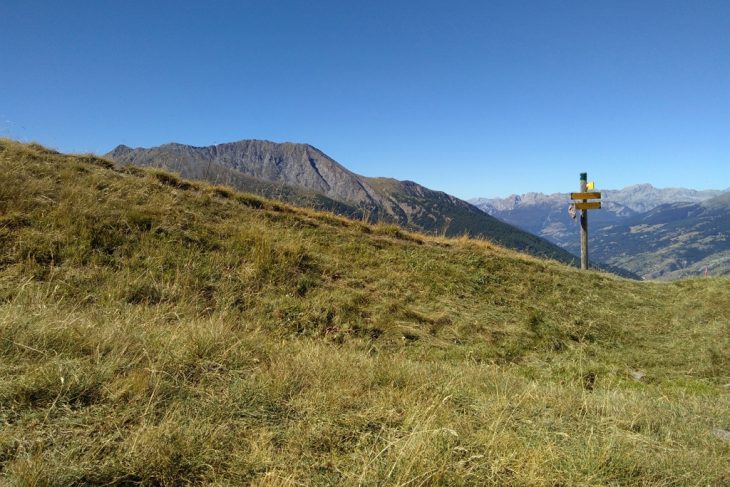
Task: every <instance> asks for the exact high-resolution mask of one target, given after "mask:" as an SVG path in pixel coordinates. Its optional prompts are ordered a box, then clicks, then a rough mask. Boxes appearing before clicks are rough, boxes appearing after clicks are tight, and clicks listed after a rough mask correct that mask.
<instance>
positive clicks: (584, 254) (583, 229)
mask: <svg viewBox="0 0 730 487" xmlns="http://www.w3.org/2000/svg"><path fill="white" fill-rule="evenodd" d="M594 187H595V183H594V182H593V181H591V182H590V183H589V182H588V173H586V172H582V173H580V192H579V193H570V199H571V200H572V203H571V204H570V206H569V207H568V212H569V213H570V216H571V217H573V218H575V212H576V210H580V268H581V269H588V210H600V209H601V202H600V201H588V200H600V199H601V193H600V191H590V192H589V191H588V190H593V188H594Z"/></svg>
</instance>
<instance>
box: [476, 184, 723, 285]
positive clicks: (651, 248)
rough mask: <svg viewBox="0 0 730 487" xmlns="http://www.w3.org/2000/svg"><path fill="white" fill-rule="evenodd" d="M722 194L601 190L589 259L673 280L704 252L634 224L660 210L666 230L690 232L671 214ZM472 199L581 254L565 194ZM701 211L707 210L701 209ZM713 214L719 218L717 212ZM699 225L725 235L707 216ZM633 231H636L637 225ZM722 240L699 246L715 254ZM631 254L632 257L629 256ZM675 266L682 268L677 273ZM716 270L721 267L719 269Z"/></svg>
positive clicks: (594, 213) (592, 222) (638, 188)
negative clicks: (680, 250)
mask: <svg viewBox="0 0 730 487" xmlns="http://www.w3.org/2000/svg"><path fill="white" fill-rule="evenodd" d="M721 195H724V192H723V191H720V190H706V191H697V190H692V189H685V188H665V189H660V188H655V187H653V186H651V185H649V184H639V185H634V186H629V187H627V188H624V189H621V190H602V196H603V199H602V202H603V208H602V209H601V210H599V211H591V213H590V218H589V230H590V238H591V254H590V255H591V260H594V261H597V262H603V263H607V264H612V265H616V266H619V267H623V268H626V269H628V270H630V271H632V272H636V273H638V274H639V275H641V276H644V277H647V278H655V277H662V278H674V277H678V276H679V275H680V274H682V272H685V273H686V272H690V269H691V268H692V267H691V266H692V265H694V264H697V262H699V261H698V260H697V259H698V257H699V256H700V255H701V254H702V252H696V251H688V252H689V253H688V254H687V255H684V254H682V255H680V253H677V251H678V248H677V247H676V246H674V245H673V244H672V243H671V242H673V241H674V240H676V239H677V238H679V235H678V234H675V233H672V232H670V233H671V236H670V233H665V232H659V233H655V234H652V233H651V232H643V233H644V234H643V235H642V236H640V237H637V236H635V235H633V234H632V233H631V230H630V228H631V226H632V225H633V223H632V222H641V221H642V218H644V217H647V218H650V219H654V218H657V216H656V215H657V214H661V215H662V216H661V217H660V218H661V219H662V223H663V224H664V225H665V226H667V229H666V230H667V231H668V230H669V228H676V229H677V231H680V229H682V230H685V231H690V230H689V227H688V225H687V224H686V223H685V224H683V225H680V226H677V227H674V226H672V225H670V224H671V223H672V218H675V219H680V220H681V218H680V217H681V216H682V211H683V210H679V208H685V207H687V208H689V207H693V208H694V207H702V208H704V207H703V206H702V203H703V202H707V203H708V204H709V202H710V201H722V198H724V197H726V196H721ZM713 198H715V199H714V200H713ZM471 202H472V203H473V204H475V205H476V206H478V207H479V208H480V209H482V210H484V211H486V212H487V213H489V214H490V215H492V216H495V217H497V218H499V219H501V220H503V221H505V222H508V223H511V224H513V225H515V226H517V227H520V228H522V229H523V230H527V231H528V232H531V233H535V234H537V235H540V236H542V237H545V238H547V239H548V240H550V241H552V242H554V243H556V244H558V245H560V246H561V247H563V248H565V249H566V250H569V251H571V252H573V253H578V252H580V249H579V240H578V238H579V237H578V222H577V221H576V220H573V219H571V218H570V216H569V215H568V212H567V209H568V205H569V204H570V195H569V194H568V193H556V194H550V195H545V194H542V193H527V194H525V195H512V196H509V197H507V198H493V199H487V198H478V199H474V200H471ZM672 209H674V210H677V211H673V210H672ZM696 211H697V210H696ZM647 212H649V213H647ZM702 214H703V215H708V214H709V213H707V211H704V212H702ZM712 215H714V216H718V215H717V213H715V212H713V213H712ZM718 221H719V220H718ZM675 223H677V222H675ZM636 224H637V225H640V224H641V223H636ZM703 225H705V229H706V230H707V232H709V234H712V232H715V233H718V232H719V234H720V235H724V234H723V231H724V230H723V229H722V228H721V226H720V227H715V226H714V224H713V220H712V219H709V220H707V219H705V220H704V223H703ZM642 228H645V227H642ZM652 228H655V229H658V228H660V227H652ZM622 231H623V232H625V233H626V235H625V237H626V238H625V239H624V238H622V237H621V232H622ZM634 232H635V233H636V229H634ZM660 234H661V235H660ZM653 238H656V242H653V243H651V244H649V242H650V241H652V239H653ZM637 239H638V240H637ZM642 242H643V243H642ZM722 242H724V240H717V241H716V242H715V244H713V245H706V246H705V247H703V248H706V249H711V250H713V252H722V251H724V250H723V249H725V248H727V249H728V250H730V245H728V244H727V243H725V244H723V243H722ZM644 243H645V244H646V250H641V248H640V245H643V244H644ZM724 245H725V246H726V247H724ZM665 247H666V249H665ZM692 248H693V247H692ZM660 249H664V250H662V252H661V257H660V256H654V257H650V255H649V253H652V252H659V251H660ZM630 254H631V255H636V257H635V258H633V259H631V258H629V256H630ZM639 254H641V255H640V256H639ZM702 255H704V254H702ZM708 255H709V254H708ZM703 259H704V257H703ZM700 260H702V259H700ZM697 265H700V264H697ZM678 266H680V267H682V268H684V269H685V270H684V271H682V272H680V271H678V269H679V267H678ZM717 269H718V271H719V269H720V268H719V267H718V268H717Z"/></svg>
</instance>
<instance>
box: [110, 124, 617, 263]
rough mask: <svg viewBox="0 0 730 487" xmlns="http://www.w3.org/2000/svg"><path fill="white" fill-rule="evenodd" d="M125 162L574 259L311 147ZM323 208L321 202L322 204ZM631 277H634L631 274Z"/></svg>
mask: <svg viewBox="0 0 730 487" xmlns="http://www.w3.org/2000/svg"><path fill="white" fill-rule="evenodd" d="M106 156H107V157H109V158H110V159H112V160H114V161H115V162H116V163H117V164H119V165H120V166H125V165H136V166H143V167H160V168H163V169H168V170H171V171H175V172H177V173H179V174H181V175H182V176H183V177H190V178H194V179H204V180H208V181H212V182H216V183H223V184H230V185H232V186H233V187H235V188H236V189H239V190H243V191H252V192H255V193H257V194H263V195H265V196H267V197H276V196H277V195H275V194H272V191H271V190H270V189H268V190H266V191H264V190H262V188H261V187H260V186H261V185H260V184H258V183H254V182H253V181H251V180H243V179H242V178H240V177H239V176H237V175H236V173H238V174H241V175H244V176H246V177H248V178H253V179H255V180H257V181H263V182H265V183H267V184H283V185H286V186H288V189H287V191H289V192H288V193H287V195H284V196H283V197H282V199H283V200H284V201H290V199H289V198H293V199H298V200H304V199H306V198H304V197H302V196H300V194H299V191H302V190H303V191H309V192H314V193H317V194H320V195H322V196H324V197H326V198H329V200H330V201H334V202H336V203H337V204H329V203H326V204H325V203H322V204H323V205H325V206H326V205H327V204H329V207H330V208H331V209H332V210H333V211H335V212H337V213H340V214H345V215H346V216H349V217H354V218H364V219H367V220H369V221H384V222H388V223H396V224H399V225H401V226H403V227H404V228H407V229H411V230H417V231H424V232H427V233H432V234H444V235H450V236H454V235H461V234H468V235H470V236H473V237H479V236H481V237H485V238H489V239H492V240H494V241H495V242H497V243H499V244H501V245H505V246H507V247H510V248H513V249H516V250H521V251H525V252H528V253H531V254H533V255H539V256H545V257H550V258H554V259H556V260H559V261H561V262H565V263H572V264H575V263H576V262H577V259H576V257H575V256H574V255H572V254H570V253H569V252H567V251H565V250H563V249H561V248H560V247H558V246H557V245H555V244H553V243H550V242H549V241H547V240H544V239H542V238H540V237H538V236H536V235H532V234H530V233H528V232H524V231H523V230H520V229H518V228H517V227H514V226H512V225H510V224H508V223H504V222H502V221H501V220H499V219H497V218H494V217H491V216H489V215H487V214H485V213H484V212H482V211H481V210H479V209H478V208H476V207H475V206H473V205H471V204H470V203H468V202H466V201H463V200H461V199H459V198H456V197H455V196H452V195H449V194H447V193H445V192H442V191H435V190H431V189H429V188H426V187H425V186H422V185H419V184H418V183H416V182H413V181H399V180H396V179H392V178H378V177H366V176H361V175H358V174H356V173H354V172H352V171H350V170H349V169H347V168H346V167H345V166H343V165H342V164H340V163H339V162H337V161H335V160H334V159H332V158H331V157H329V156H327V155H326V154H325V153H324V152H323V151H321V150H320V149H318V148H316V147H314V146H312V145H310V144H300V143H292V142H285V143H277V142H272V141H269V140H255V139H242V140H239V141H236V142H229V143H224V144H216V145H214V146H205V147H196V146H189V145H185V144H180V143H169V144H163V145H161V146H157V147H151V148H136V149H132V148H129V147H128V146H124V145H120V146H117V147H116V148H115V149H113V150H112V151H110V152H109V153H107V154H106ZM317 207H319V208H321V207H322V206H321V205H320V206H317ZM627 275H628V274H627Z"/></svg>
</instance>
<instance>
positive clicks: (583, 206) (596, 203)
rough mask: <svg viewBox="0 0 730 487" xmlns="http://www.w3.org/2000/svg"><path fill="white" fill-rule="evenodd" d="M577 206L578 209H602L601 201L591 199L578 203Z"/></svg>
mask: <svg viewBox="0 0 730 487" xmlns="http://www.w3.org/2000/svg"><path fill="white" fill-rule="evenodd" d="M575 208H576V209H578V210H600V209H601V202H600V201H591V202H590V203H576V204H575Z"/></svg>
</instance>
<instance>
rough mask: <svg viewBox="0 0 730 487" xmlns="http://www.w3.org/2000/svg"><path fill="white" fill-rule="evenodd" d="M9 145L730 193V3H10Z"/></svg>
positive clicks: (474, 183)
mask: <svg viewBox="0 0 730 487" xmlns="http://www.w3.org/2000/svg"><path fill="white" fill-rule="evenodd" d="M0 135H1V136H5V137H8V136H9V137H12V138H16V139H21V140H35V141H39V142H41V143H43V144H46V145H49V146H51V147H55V148H57V149H59V150H62V151H75V152H96V153H105V152H107V151H109V150H111V149H112V148H113V147H115V146H116V145H117V144H122V143H123V144H127V145H130V146H134V147H138V146H142V147H148V146H153V145H159V144H162V143H166V142H172V141H175V142H181V143H187V144H193V145H209V144H214V143H222V142H229V141H235V140H239V139H246V138H256V139H268V140H273V141H278V142H283V141H290V142H307V143H310V144H312V145H314V146H316V147H318V148H319V149H321V150H323V151H324V152H326V153H327V154H329V155H330V156H332V157H333V158H335V159H336V160H337V161H339V162H341V163H342V164H344V165H345V166H347V167H348V168H350V169H352V170H354V171H355V172H358V173H360V174H364V175H367V176H391V177H396V178H399V179H410V180H414V181H417V182H419V183H421V184H424V185H426V186H428V187H431V188H433V189H439V190H443V191H447V192H449V193H452V194H454V195H457V196H459V197H462V198H469V197H474V196H504V195H508V194H510V193H524V192H528V191H542V192H557V191H570V190H574V189H575V187H577V185H578V173H579V172H581V171H588V172H589V179H595V180H596V183H597V186H598V187H599V188H620V187H623V186H626V185H629V184H634V183H643V182H650V183H652V184H654V185H657V186H660V187H667V186H684V187H694V188H697V189H705V188H716V189H724V188H727V187H730V1H728V0H717V1H703V0H685V1H670V0H660V1H650V0H630V1H618V0H611V1H608V0H604V1H585V0H579V1H552V0H533V1H521V0H505V1H477V0H474V1H469V2H465V1H458V0H448V1H446V0H444V1H430V0H419V1H409V2H405V1H397V0H389V1H379V0H367V1H365V0H360V1H354V0H353V1H350V0H328V1H309V2H307V1H294V0H291V1H283V0H258V1H228V2H226V1H200V2H189V1H182V0H177V1H169V2H163V1H154V0H148V1H128V0H124V1H121V0H116V1H103V0H98V1H87V2H79V1H73V0H71V1H63V2H61V1H55V0H48V1H45V2H41V1H35V0H20V1H18V0H3V1H2V3H0Z"/></svg>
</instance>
